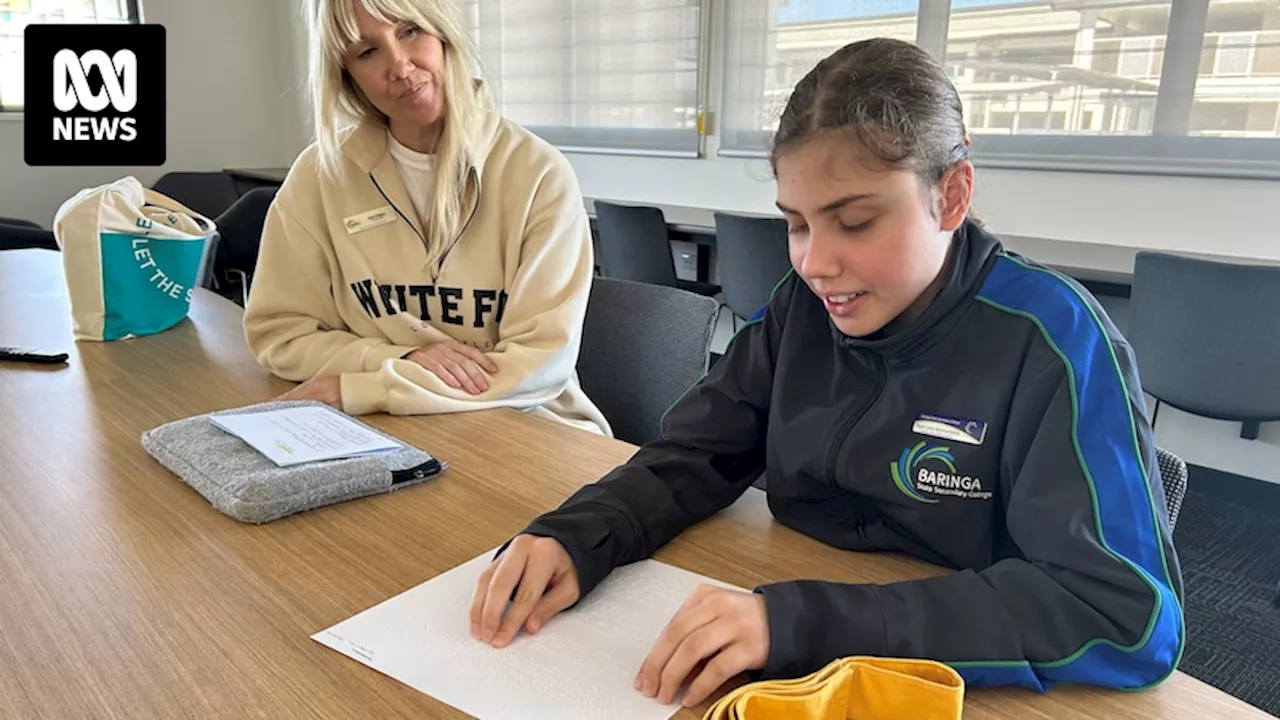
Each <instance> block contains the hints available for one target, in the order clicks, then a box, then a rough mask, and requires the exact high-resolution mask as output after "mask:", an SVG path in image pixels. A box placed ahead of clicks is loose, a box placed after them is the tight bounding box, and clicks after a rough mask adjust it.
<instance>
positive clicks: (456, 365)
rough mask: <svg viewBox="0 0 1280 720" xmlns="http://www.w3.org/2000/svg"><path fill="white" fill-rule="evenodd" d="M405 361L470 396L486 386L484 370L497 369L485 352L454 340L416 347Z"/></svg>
mask: <svg viewBox="0 0 1280 720" xmlns="http://www.w3.org/2000/svg"><path fill="white" fill-rule="evenodd" d="M405 360H412V361H413V362H416V363H418V364H419V365H421V366H422V367H424V368H426V369H428V370H430V371H431V372H433V373H435V375H436V377H438V378H440V379H441V380H443V381H444V382H445V384H446V385H448V386H449V387H451V388H461V389H465V390H466V391H467V392H469V393H471V394H472V395H479V394H480V393H482V392H484V391H485V390H488V389H489V380H488V378H487V377H486V376H485V373H488V374H490V375H492V374H494V373H496V372H498V366H497V365H495V364H494V362H493V361H492V360H490V359H489V357H488V356H487V355H485V354H484V353H482V352H480V351H479V350H477V349H476V348H473V347H471V346H470V345H464V344H463V343H460V342H458V341H457V340H441V341H440V342H437V343H432V344H430V345H427V346H425V347H420V348H418V349H417V350H414V351H413V352H411V353H409V354H408V355H406V356H405Z"/></svg>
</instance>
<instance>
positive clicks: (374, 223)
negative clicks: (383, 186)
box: [342, 205, 396, 235]
mask: <svg viewBox="0 0 1280 720" xmlns="http://www.w3.org/2000/svg"><path fill="white" fill-rule="evenodd" d="M395 221H396V211H395V210H394V209H393V208H392V207H391V206H390V205H383V206H382V207H380V208H377V209H376V210H370V211H369V212H363V213H359V214H358V215H352V216H351V217H349V218H344V219H343V221H342V226H343V227H345V228H346V229H347V234H348V235H355V234H356V233H362V232H364V231H365V230H372V229H373V228H376V227H380V226H382V225H386V224H387V223H392V222H395Z"/></svg>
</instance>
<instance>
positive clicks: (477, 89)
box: [305, 0, 492, 255]
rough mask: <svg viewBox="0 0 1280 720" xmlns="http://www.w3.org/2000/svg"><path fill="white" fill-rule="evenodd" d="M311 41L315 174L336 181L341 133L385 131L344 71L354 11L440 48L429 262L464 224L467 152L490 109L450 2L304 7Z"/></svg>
mask: <svg viewBox="0 0 1280 720" xmlns="http://www.w3.org/2000/svg"><path fill="white" fill-rule="evenodd" d="M305 2H306V21H307V38H308V61H309V70H308V75H309V77H308V86H309V90H310V95H311V106H312V114H313V116H314V118H313V119H314V122H315V134H316V144H317V146H318V150H319V161H320V170H321V172H322V173H325V174H327V175H328V176H329V177H331V178H336V177H337V176H338V173H339V168H340V167H341V164H342V147H341V146H342V138H343V135H344V131H345V130H346V129H347V128H349V127H351V126H353V125H356V124H358V123H360V122H361V121H362V120H366V119H372V120H375V121H377V122H379V123H381V124H382V125H384V126H386V125H387V124H388V119H387V116H386V115H384V114H383V113H382V112H381V111H380V110H378V109H377V108H375V107H374V106H373V104H372V103H370V102H369V100H368V98H366V97H365V95H364V93H363V92H361V91H360V88H359V87H357V86H356V84H355V82H354V81H353V80H352V79H351V76H350V75H349V74H347V72H346V69H345V68H344V66H343V55H344V54H345V52H346V49H347V47H348V46H349V45H350V44H351V43H353V42H355V41H356V40H357V39H358V38H359V36H360V32H359V30H358V28H357V25H356V13H355V3H360V4H361V5H363V6H364V9H365V10H366V11H367V12H368V13H369V14H370V15H372V16H373V17H374V18H376V19H378V20H379V21H383V22H391V23H395V22H408V23H413V24H415V25H417V26H418V27H420V28H422V30H424V31H425V32H428V33H430V34H432V35H434V36H436V37H437V38H439V39H440V40H441V43H442V44H443V45H444V57H445V82H444V91H445V93H444V95H445V108H444V114H443V117H441V118H440V122H442V123H443V127H442V128H441V133H440V139H439V141H438V142H437V144H436V170H435V173H436V176H435V183H434V189H433V190H432V197H431V202H430V204H429V205H428V207H429V208H430V211H429V214H428V216H427V217H426V218H423V221H424V222H425V223H426V228H425V229H426V234H427V243H428V246H429V248H430V250H431V253H432V254H433V255H434V254H436V253H438V252H439V251H441V250H442V249H443V248H444V247H445V246H447V244H448V243H449V242H450V241H451V240H452V239H453V237H454V235H456V234H457V231H458V229H459V226H460V225H461V222H462V202H463V194H464V193H463V190H464V188H465V185H466V181H467V173H468V165H467V149H468V146H469V144H470V142H471V140H472V137H471V135H472V132H473V131H474V130H475V128H476V126H477V123H478V122H479V121H480V118H481V116H482V114H483V113H484V112H485V111H487V110H489V109H490V108H491V107H492V100H491V98H490V96H489V93H488V91H487V90H486V89H485V88H484V86H478V85H476V84H474V83H473V80H472V74H471V73H472V69H473V68H475V67H478V62H477V60H476V55H475V51H474V50H473V48H472V46H471V41H470V39H469V38H468V37H467V33H466V29H465V27H464V26H463V24H462V22H461V15H460V14H459V13H458V10H457V8H456V6H455V5H454V3H453V2H452V0H305Z"/></svg>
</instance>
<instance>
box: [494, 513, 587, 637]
mask: <svg viewBox="0 0 1280 720" xmlns="http://www.w3.org/2000/svg"><path fill="white" fill-rule="evenodd" d="M578 597H579V588H578V570H577V568H575V567H574V565H573V560H572V559H571V558H570V557H569V553H568V552H567V551H566V550H565V549H564V546H563V545H561V544H560V542H559V541H558V540H554V539H552V538H547V537H537V536H534V535H518V536H516V538H515V539H514V540H512V541H511V544H510V545H508V546H507V548H506V549H505V550H503V552H502V555H500V556H498V558H497V559H496V560H494V561H493V562H492V563H491V564H490V565H489V567H488V568H486V569H485V571H484V573H483V574H482V575H480V581H479V582H478V583H476V591H475V595H474V596H473V597H472V599H471V636H472V637H474V638H476V639H477V640H480V641H481V642H483V643H486V644H488V645H492V646H493V647H497V648H502V647H506V646H507V645H509V644H511V641H512V640H514V639H515V636H516V633H518V632H520V628H521V627H523V628H524V630H525V632H527V633H529V634H530V635H533V634H536V633H537V632H538V631H539V630H541V629H542V628H543V626H545V625H546V624H547V621H548V620H550V619H551V618H552V617H553V616H554V615H556V614H557V613H559V612H560V611H562V610H565V609H566V608H569V607H572V606H573V604H574V603H576V602H578ZM508 604H510V607H507V606H508ZM504 611H505V613H506V614H505V616H504V614H503V613H504Z"/></svg>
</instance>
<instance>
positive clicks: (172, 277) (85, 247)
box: [53, 177, 217, 340]
mask: <svg viewBox="0 0 1280 720" xmlns="http://www.w3.org/2000/svg"><path fill="white" fill-rule="evenodd" d="M216 229H217V228H216V227H215V225H214V223H213V221H212V220H210V219H208V218H206V217H204V216H203V215H200V214H198V213H196V212H193V211H192V210H190V209H188V208H186V207H184V206H183V205H182V204H180V203H178V202H176V201H174V200H172V199H171V198H168V197H166V196H164V195H161V194H160V193H157V192H155V191H154V190H151V189H149V188H146V187H143V185H142V183H140V182H138V180H137V179H136V178H133V177H125V178H122V179H120V180H116V181H114V182H111V183H107V184H106V185H101V186H98V187H94V188H86V189H84V190H81V191H80V192H78V193H76V195H75V196H74V197H72V198H71V199H69V200H67V201H66V202H64V203H63V204H62V206H61V207H60V208H58V212H57V214H56V215H55V216H54V221H53V232H54V236H55V237H56V238H57V241H58V246H59V247H61V248H62V266H63V271H64V272H65V273H66V277H67V290H68V291H69V292H70V295H71V315H72V319H73V321H74V325H75V337H76V339H77V340H120V339H123V338H129V337H135V336H141V335H152V334H155V333H158V332H161V331H163V330H167V329H169V328H171V327H173V326H174V325H177V324H178V323H179V322H182V320H183V318H185V317H186V316H187V312H188V311H189V310H190V308H191V294H192V291H193V288H195V287H196V286H197V285H198V284H199V282H200V281H199V278H200V277H201V276H202V273H203V270H204V268H203V262H204V260H205V246H206V244H207V243H209V242H210V237H211V236H212V235H213V234H214V232H215V231H216Z"/></svg>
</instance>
